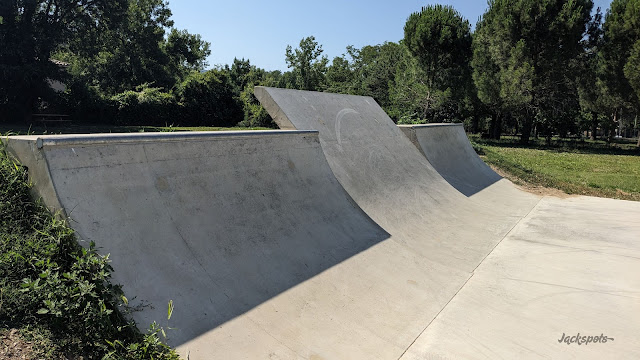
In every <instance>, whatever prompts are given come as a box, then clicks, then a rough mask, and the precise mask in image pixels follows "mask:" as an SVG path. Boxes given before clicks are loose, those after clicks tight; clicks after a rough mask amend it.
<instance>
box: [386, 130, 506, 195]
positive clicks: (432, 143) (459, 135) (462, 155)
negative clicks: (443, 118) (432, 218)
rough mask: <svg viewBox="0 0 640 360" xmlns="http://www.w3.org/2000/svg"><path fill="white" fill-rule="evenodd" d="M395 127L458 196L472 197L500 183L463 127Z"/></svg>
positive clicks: (498, 176)
mask: <svg viewBox="0 0 640 360" xmlns="http://www.w3.org/2000/svg"><path fill="white" fill-rule="evenodd" d="M398 127H399V128H400V130H402V132H404V133H405V135H407V137H408V138H409V140H411V142H412V143H413V144H414V145H415V146H416V148H418V150H419V151H420V152H421V153H422V154H423V155H424V156H425V157H426V158H427V159H428V160H429V163H431V165H433V167H434V168H435V169H436V170H437V171H438V173H439V174H440V175H442V177H444V178H445V180H447V182H448V183H449V184H451V186H453V187H454V188H456V190H458V191H460V192H461V193H463V194H465V195H467V196H471V195H473V194H475V193H477V192H479V191H482V190H483V189H485V188H487V187H489V186H491V185H492V184H494V183H496V182H498V181H500V180H501V179H502V177H501V176H500V175H498V174H496V173H495V172H494V171H493V170H491V168H490V167H489V166H487V164H485V163H484V161H482V160H481V159H480V158H479V157H478V155H477V154H476V152H475V151H474V150H473V148H472V147H471V144H470V143H469V141H468V139H467V134H466V133H465V132H464V128H463V127H462V124H427V125H398Z"/></svg>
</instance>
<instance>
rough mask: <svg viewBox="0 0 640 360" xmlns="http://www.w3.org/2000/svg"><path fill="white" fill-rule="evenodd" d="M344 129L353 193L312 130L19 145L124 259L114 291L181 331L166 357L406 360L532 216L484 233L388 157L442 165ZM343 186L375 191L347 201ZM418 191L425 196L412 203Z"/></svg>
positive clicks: (431, 177) (61, 203)
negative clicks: (481, 266) (119, 288)
mask: <svg viewBox="0 0 640 360" xmlns="http://www.w3.org/2000/svg"><path fill="white" fill-rule="evenodd" d="M346 115H347V116H348V115H350V114H349V113H347V114H346ZM342 125H343V126H342V127H338V132H340V134H341V135H340V140H339V141H338V142H336V144H335V145H336V146H344V148H345V149H354V147H355V148H360V149H362V150H363V152H362V153H360V154H358V155H361V156H362V158H356V159H347V161H349V163H347V164H345V168H344V171H343V172H342V173H340V172H339V173H340V177H342V178H343V179H340V178H336V176H335V175H334V171H336V170H335V169H334V171H332V169H331V167H330V164H329V163H328V162H327V160H326V158H325V154H324V153H323V148H322V147H321V143H322V139H321V138H320V137H319V134H318V132H317V131H314V130H303V131H286V130H285V131H267V132H225V133H161V134H119V135H117V134H102V135H58V136H55V135H54V136H17V137H10V138H9V139H8V140H7V143H8V148H9V150H10V152H12V153H13V154H15V155H17V157H18V158H19V159H20V160H21V161H22V162H23V164H25V165H26V166H27V167H28V168H29V173H30V174H31V177H32V179H33V180H34V183H35V185H36V190H37V191H38V193H39V194H40V195H41V196H42V197H43V198H44V199H45V201H46V203H47V204H48V205H49V206H50V207H52V208H53V209H61V210H63V211H64V212H65V213H66V215H67V216H68V217H69V219H70V223H71V225H72V226H73V227H74V229H75V230H76V232H77V234H78V236H79V238H80V240H81V241H84V242H88V241H94V242H95V243H96V244H97V245H98V247H100V248H101V251H102V252H103V253H110V254H111V258H112V259H113V263H112V265H113V267H114V269H115V272H114V274H113V278H114V280H115V281H116V282H117V283H121V284H123V285H124V290H125V292H126V293H127V295H128V296H129V297H130V298H135V302H134V303H133V305H136V304H146V305H148V306H147V307H146V308H145V309H144V310H143V311H140V312H134V317H135V319H136V320H137V322H138V323H139V324H140V325H141V326H142V327H143V328H144V327H145V326H146V325H147V324H149V323H150V322H152V321H156V322H158V323H159V324H160V325H164V326H168V327H171V328H173V329H174V330H171V331H169V339H168V342H169V344H171V345H174V346H177V347H178V350H179V351H180V353H181V354H183V355H184V356H185V357H186V356H188V357H189V358H190V359H210V358H229V359H230V358H269V357H273V356H275V357H279V358H313V359H344V358H349V359H359V358H362V359H364V358H367V359H368V358H380V359H391V358H397V357H399V356H400V355H401V354H403V353H404V352H405V351H406V349H407V348H408V346H409V345H410V344H411V343H412V342H413V341H414V340H415V339H416V337H417V336H418V335H419V334H420V333H421V332H422V331H423V330H424V328H425V326H426V325H427V324H428V323H429V322H430V321H432V320H433V318H434V317H435V315H436V314H438V313H439V312H440V311H441V310H442V308H443V307H444V306H445V304H447V303H448V302H449V301H450V300H451V298H452V297H453V295H454V294H455V293H456V292H457V291H459V289H460V288H461V286H462V285H463V284H464V283H465V282H466V281H467V280H468V278H469V277H470V275H471V272H472V271H473V269H474V268H475V267H476V266H477V264H478V263H479V262H480V260H481V259H482V258H483V257H484V256H486V254H487V253H488V252H489V251H490V250H491V248H492V247H493V246H495V244H496V243H497V242H498V241H499V240H500V239H501V238H502V237H503V236H504V234H505V233H506V232H507V231H508V230H509V229H510V228H511V227H513V225H514V223H515V222H516V221H517V220H518V219H519V218H520V216H518V215H515V216H512V215H509V216H503V217H502V218H500V219H499V220H498V221H494V222H491V223H490V224H489V225H488V226H485V225H482V224H479V223H477V222H475V223H474V222H470V221H469V219H471V218H472V217H473V216H475V215H474V213H480V214H483V213H482V212H483V211H484V215H483V216H485V218H489V217H490V216H489V215H490V214H489V211H488V209H476V208H473V209H465V208H464V207H455V206H452V204H455V203H459V202H461V201H464V199H465V197H464V196H462V195H460V194H459V193H458V192H457V191H455V189H453V188H452V187H451V186H449V184H448V183H447V182H446V181H444V179H442V177H441V176H439V175H438V174H437V172H435V171H432V172H418V173H415V172H414V173H412V172H411V171H409V169H410V168H412V167H413V165H411V164H410V163H409V162H406V163H404V165H403V166H404V168H403V167H401V168H399V169H393V168H391V169H390V170H391V171H390V172H385V169H386V168H388V167H389V166H390V165H389V163H388V162H389V158H387V156H388V151H389V150H392V153H396V152H397V153H398V154H401V153H402V152H403V151H405V150H406V147H404V148H403V147H402V146H405V145H407V146H410V147H411V150H412V151H413V152H412V153H411V156H413V158H414V160H415V159H421V161H422V163H423V165H425V166H427V165H428V163H427V162H426V160H425V159H424V157H422V156H421V155H419V153H418V152H417V150H416V149H415V148H413V146H412V145H411V144H410V143H408V142H407V143H406V144H403V143H400V144H401V145H402V146H401V147H395V146H396V145H394V144H395V142H387V143H386V144H384V142H377V143H376V147H375V148H374V149H373V150H372V151H368V150H367V146H368V145H367V144H368V143H369V142H370V141H369V140H368V139H366V138H359V137H358V133H357V131H358V127H357V126H358V124H353V123H350V122H345V123H344V124H342ZM334 129H335V127H334ZM364 129H365V131H369V134H370V135H371V136H372V137H374V138H375V137H378V138H379V139H380V140H384V135H376V132H377V131H378V130H377V129H375V128H372V129H369V130H367V128H366V127H364ZM390 129H395V131H397V132H396V133H394V136H395V137H394V138H393V139H394V141H395V140H398V139H403V140H405V141H406V139H405V138H404V135H402V134H401V133H400V132H399V131H398V130H397V129H396V128H395V126H390ZM389 147H391V148H392V149H388V148H389ZM331 160H332V161H334V160H335V159H331ZM392 160H393V161H397V160H398V159H397V158H396V159H392ZM359 161H363V162H364V164H365V165H366V166H360V165H362V164H363V163H360V162H359ZM351 164H352V165H354V167H353V168H349V167H348V166H347V165H351ZM398 164H400V163H399V162H398ZM380 170H382V174H380V173H379V171H380ZM402 171H408V172H409V176H411V180H403V179H405V176H403V174H402V173H401V172H402ZM349 174H352V175H349ZM345 176H347V177H348V176H353V177H354V180H355V181H362V180H363V179H367V178H370V179H371V180H373V181H374V183H373V184H371V183H363V184H361V185H360V186H358V187H355V188H351V189H349V190H350V191H351V192H352V193H348V192H347V191H345V189H344V188H343V186H342V185H341V184H340V182H339V180H344V177H345ZM421 177H424V178H421ZM412 182H416V183H417V186H411V184H412ZM374 185H375V186H374ZM369 186H370V190H367V187H369ZM387 186H390V187H389V188H386V187H387ZM405 187H408V189H409V190H408V191H410V193H409V194H413V195H412V196H410V197H407V196H406V195H405V196H404V197H399V195H402V193H399V192H398V191H399V190H400V189H403V188H405ZM374 204H377V205H379V206H382V207H381V208H380V209H379V211H377V212H375V211H374V212H372V211H371V209H372V208H373V207H372V206H373V205H374ZM361 206H364V207H365V208H366V210H367V211H369V212H372V213H373V215H375V216H377V217H378V218H377V220H376V221H377V222H379V223H382V226H380V224H379V223H377V222H375V221H373V220H372V219H371V217H370V216H369V215H367V214H366V213H365V212H364V211H363V210H362V209H361ZM419 211H423V212H421V213H420V212H419ZM385 214H388V215H389V216H386V215H385ZM383 215H385V216H383ZM390 231H392V232H393V234H392V233H390ZM460 239H466V240H464V241H461V240H460ZM170 300H172V301H173V304H174V306H175V310H174V314H173V317H172V318H171V320H170V321H167V320H166V313H167V312H166V307H167V303H168V302H169V301H170Z"/></svg>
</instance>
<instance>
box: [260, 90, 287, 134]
mask: <svg viewBox="0 0 640 360" xmlns="http://www.w3.org/2000/svg"><path fill="white" fill-rule="evenodd" d="M253 94H254V95H255V97H256V99H258V101H259V102H260V104H261V105H262V107H264V108H265V110H267V112H268V113H269V115H271V118H272V119H273V121H275V123H276V124H278V127H280V129H283V130H296V129H297V128H296V127H295V126H294V125H293V123H292V122H291V120H289V118H288V117H287V115H286V114H285V113H284V112H283V111H282V109H281V108H280V106H278V104H276V102H275V100H273V97H271V94H269V92H268V91H267V88H266V87H264V86H256V87H255V88H254V89H253Z"/></svg>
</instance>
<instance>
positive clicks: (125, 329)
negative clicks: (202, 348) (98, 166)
mask: <svg viewBox="0 0 640 360" xmlns="http://www.w3.org/2000/svg"><path fill="white" fill-rule="evenodd" d="M29 191H30V185H29V183H28V179H27V172H26V169H25V168H23V167H21V166H20V165H18V164H17V163H15V162H14V161H12V160H11V159H10V158H9V157H8V156H7V154H6V152H5V150H4V148H3V147H2V145H1V144H0V214H2V217H0V329H3V328H18V329H25V328H36V329H39V331H38V332H39V333H44V334H50V336H51V339H49V341H47V344H50V345H51V344H53V345H54V346H55V347H57V349H56V350H57V351H58V352H59V353H60V354H69V353H71V354H76V355H82V356H85V357H88V358H101V357H105V356H107V357H112V358H121V359H151V358H153V359H177V358H178V357H177V355H176V354H175V353H174V352H173V351H172V350H171V349H170V348H168V347H167V346H166V345H164V344H162V343H161V342H160V340H159V338H158V336H157V334H158V332H159V331H160V330H161V329H159V328H158V327H157V326H155V325H152V328H151V329H152V331H151V332H150V333H148V334H147V335H143V334H141V333H140V332H139V331H138V329H137V328H136V326H135V324H134V323H133V322H132V321H130V320H128V319H127V318H126V317H125V316H124V315H123V310H124V311H126V305H127V299H126V298H125V297H124V294H123V293H122V290H121V287H120V286H117V285H113V284H111V282H110V278H111V271H112V270H113V269H112V268H111V266H110V265H109V257H108V255H107V256H102V255H100V254H99V253H98V252H97V250H96V247H95V245H94V244H91V245H90V246H89V248H83V247H81V246H80V245H79V244H78V242H77V241H76V239H75V236H74V233H73V230H72V229H71V228H69V227H68V226H67V224H66V222H65V221H63V220H60V219H59V218H57V217H56V216H53V215H52V214H51V213H50V212H49V211H48V210H47V208H46V207H45V206H44V205H42V204H41V203H40V202H34V201H33V200H32V199H31V197H30V194H29Z"/></svg>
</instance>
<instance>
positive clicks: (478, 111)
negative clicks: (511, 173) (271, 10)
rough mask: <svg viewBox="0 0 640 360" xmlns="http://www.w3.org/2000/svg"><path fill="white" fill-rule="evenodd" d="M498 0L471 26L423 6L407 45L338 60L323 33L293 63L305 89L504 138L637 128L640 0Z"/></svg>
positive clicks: (411, 23) (350, 52)
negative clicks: (326, 54)
mask: <svg viewBox="0 0 640 360" xmlns="http://www.w3.org/2000/svg"><path fill="white" fill-rule="evenodd" d="M592 9H593V3H592V1H591V0H569V1H565V0H492V1H489V7H488V9H487V11H486V12H485V14H484V15H483V16H482V17H481V19H480V20H479V22H478V23H477V25H476V30H475V32H473V33H471V30H470V24H469V22H468V21H466V20H465V19H463V18H462V16H461V15H460V14H459V13H458V12H457V11H455V9H453V8H452V7H450V6H442V5H435V6H427V7H424V8H423V9H422V10H421V11H420V12H416V13H414V14H411V16H410V17H409V18H408V20H407V23H406V25H405V28H404V30H405V36H404V39H403V40H401V41H400V42H398V43H385V44H383V45H376V46H365V47H363V48H362V49H354V48H353V47H348V48H347V51H346V54H344V55H343V56H340V57H336V58H334V59H333V61H332V62H331V64H328V61H327V59H326V58H322V57H321V56H320V54H321V46H319V45H318V44H317V43H316V42H315V39H314V38H313V37H310V38H307V39H303V41H301V42H300V48H299V49H296V50H295V52H294V51H292V50H291V49H290V48H289V49H287V54H286V58H287V62H288V64H289V66H290V67H291V68H293V73H294V74H295V76H296V78H297V79H298V80H297V81H296V82H295V84H296V85H297V86H298V88H301V89H308V90H321V91H322V90H326V91H332V92H343V93H351V94H360V95H370V96H373V97H374V98H375V99H376V100H377V101H378V102H379V103H380V104H381V105H382V106H383V107H384V108H385V110H386V111H387V112H388V113H389V114H390V115H391V117H392V118H394V120H396V121H399V122H440V121H445V122H447V121H466V122H467V123H468V124H469V127H470V128H471V129H472V130H473V131H474V132H476V131H485V132H486V133H487V134H488V136H490V137H492V138H499V137H500V135H501V134H502V133H503V132H504V131H508V132H511V133H518V134H520V135H521V139H522V141H523V142H525V143H526V142H528V141H529V137H530V136H531V135H536V136H537V135H538V134H543V135H545V136H546V137H547V139H549V140H550V138H551V135H552V134H560V135H561V136H566V135H567V134H570V133H571V134H577V133H578V132H581V131H583V130H590V131H591V136H592V137H595V136H596V134H597V133H598V130H600V132H602V133H606V134H607V138H608V139H609V140H611V138H612V137H613V136H614V135H615V130H616V129H618V131H619V132H622V130H624V129H625V128H627V129H633V128H637V120H636V119H637V113H638V109H639V108H640V102H639V100H638V99H639V97H640V91H639V90H640V1H639V0H614V1H613V2H612V4H611V8H610V9H609V11H608V12H607V15H606V16H603V14H602V11H601V10H600V9H597V11H595V13H594V14H593V15H592Z"/></svg>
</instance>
